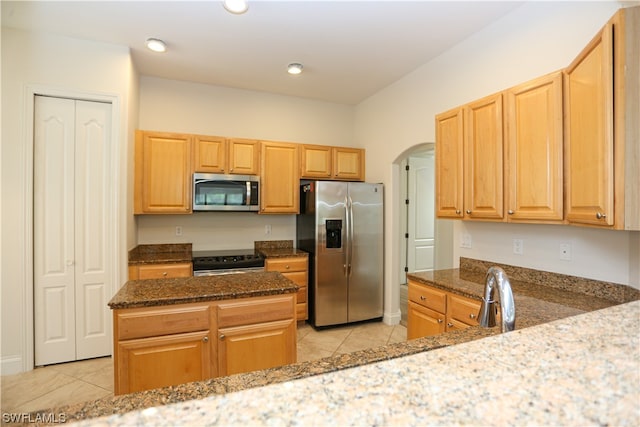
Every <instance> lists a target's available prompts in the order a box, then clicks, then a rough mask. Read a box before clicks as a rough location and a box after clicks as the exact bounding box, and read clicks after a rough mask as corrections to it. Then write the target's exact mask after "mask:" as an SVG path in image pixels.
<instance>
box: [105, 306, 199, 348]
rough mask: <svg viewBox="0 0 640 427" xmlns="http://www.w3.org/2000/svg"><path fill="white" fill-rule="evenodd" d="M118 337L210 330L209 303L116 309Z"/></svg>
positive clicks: (123, 338) (127, 337)
mask: <svg viewBox="0 0 640 427" xmlns="http://www.w3.org/2000/svg"><path fill="white" fill-rule="evenodd" d="M113 315H114V322H115V324H116V331H117V337H118V340H128V339H132V338H145V337H153V336H159V335H171V334H177V333H182V332H195V331H203V330H206V329H209V305H203V304H198V305H178V306H172V307H171V308H167V307H161V308H147V307H141V308H137V309H125V310H115V311H114V313H113Z"/></svg>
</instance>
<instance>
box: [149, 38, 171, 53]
mask: <svg viewBox="0 0 640 427" xmlns="http://www.w3.org/2000/svg"><path fill="white" fill-rule="evenodd" d="M146 45H147V47H148V48H149V49H151V50H152V51H154V52H165V51H166V50H167V45H166V44H165V42H163V41H162V40H160V39H147V41H146Z"/></svg>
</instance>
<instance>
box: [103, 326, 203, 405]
mask: <svg viewBox="0 0 640 427" xmlns="http://www.w3.org/2000/svg"><path fill="white" fill-rule="evenodd" d="M118 347H119V348H118V352H117V357H118V365H117V366H118V370H119V372H118V373H117V374H116V384H115V394H116V395H117V394H124V393H132V392H135V391H141V390H150V389H154V388H158V387H166V386H171V385H177V384H183V383H187V382H191V381H200V380H204V379H206V378H209V377H211V350H210V347H211V346H210V345H209V331H208V330H207V331H200V332H190V333H184V334H175V335H166V336H159V337H151V338H142V339H135V340H127V341H121V342H120V343H118Z"/></svg>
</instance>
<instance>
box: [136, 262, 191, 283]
mask: <svg viewBox="0 0 640 427" xmlns="http://www.w3.org/2000/svg"><path fill="white" fill-rule="evenodd" d="M192 275H193V267H192V264H191V263H190V262H178V263H172V264H147V265H130V266H129V280H143V279H168V278H172V277H190V276H192Z"/></svg>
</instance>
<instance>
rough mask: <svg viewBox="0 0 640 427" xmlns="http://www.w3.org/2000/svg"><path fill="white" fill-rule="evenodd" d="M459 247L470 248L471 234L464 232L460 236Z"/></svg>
mask: <svg viewBox="0 0 640 427" xmlns="http://www.w3.org/2000/svg"><path fill="white" fill-rule="evenodd" d="M460 247H461V248H466V249H471V234H469V233H464V234H462V235H461V236H460Z"/></svg>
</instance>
